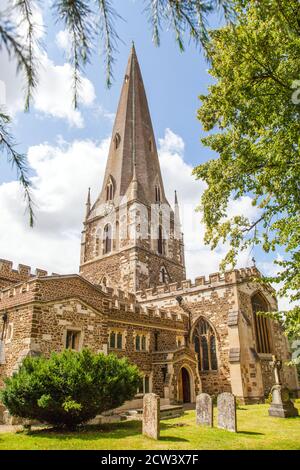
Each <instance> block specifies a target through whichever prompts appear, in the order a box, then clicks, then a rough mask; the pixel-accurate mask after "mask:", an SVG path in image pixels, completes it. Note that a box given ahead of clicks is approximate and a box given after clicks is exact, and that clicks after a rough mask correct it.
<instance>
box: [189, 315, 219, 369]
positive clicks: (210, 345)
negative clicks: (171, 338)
mask: <svg viewBox="0 0 300 470" xmlns="http://www.w3.org/2000/svg"><path fill="white" fill-rule="evenodd" d="M193 342H194V346H195V352H196V353H197V355H198V366H199V370H200V371H209V370H217V369H218V361H217V351H216V338H215V333H214V330H213V329H212V327H211V326H210V324H209V323H208V322H207V321H206V320H205V319H204V318H200V320H199V321H198V323H197V325H196V327H195V329H194V334H193Z"/></svg>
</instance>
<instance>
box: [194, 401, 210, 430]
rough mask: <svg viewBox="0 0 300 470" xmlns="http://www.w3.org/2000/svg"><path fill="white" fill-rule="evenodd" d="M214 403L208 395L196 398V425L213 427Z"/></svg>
mask: <svg viewBox="0 0 300 470" xmlns="http://www.w3.org/2000/svg"><path fill="white" fill-rule="evenodd" d="M213 416H214V415H213V401H212V398H211V396H210V395H208V394H207V393H200V394H199V395H197V398H196V424H200V425H204V426H211V427H212V426H213Z"/></svg>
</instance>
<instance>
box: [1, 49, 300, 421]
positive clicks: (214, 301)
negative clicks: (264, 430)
mask: <svg viewBox="0 0 300 470" xmlns="http://www.w3.org/2000/svg"><path fill="white" fill-rule="evenodd" d="M99 189H100V188H99ZM199 271H200V273H199V274H200V275H199V277H197V278H196V279H195V280H194V281H191V280H188V279H186V271H185V257H184V237H183V234H182V230H181V223H180V210H179V203H178V198H177V195H176V193H175V196H174V201H173V203H172V205H171V204H170V203H169V201H168V200H167V198H166V195H165V191H164V182H163V179H162V175H161V170H160V164H159V158H158V153H157V148H156V142H155V137H154V132H153V127H152V122H151V117H150V112H149V108H148V103H147V97H146V92H145V88H144V84H143V79H142V75H141V71H140V67H139V63H138V59H137V55H136V51H135V48H134V46H132V49H131V52H130V56H129V60H128V65H127V69H126V72H125V75H124V79H123V84H122V90H121V96H120V100H119V105H118V110H117V113H116V118H115V123H114V127H113V131H112V138H111V143H110V148H109V154H108V158H107V165H106V171H105V175H104V180H103V184H102V189H101V191H100V194H99V196H98V198H97V199H96V200H95V201H94V202H92V201H91V195H90V192H88V197H87V202H86V213H85V220H84V222H83V231H82V239H81V258H80V267H79V273H77V274H67V275H65V274H64V275H59V274H55V273H52V274H48V273H47V272H46V271H44V270H41V269H37V270H36V271H35V273H32V272H31V268H30V267H29V266H26V265H19V266H18V268H17V269H15V268H14V267H13V263H12V262H11V261H7V260H0V386H1V385H3V379H4V377H6V376H10V375H11V374H13V373H14V372H15V371H17V370H18V368H19V367H20V364H21V363H22V361H23V359H24V358H25V357H26V356H28V355H30V356H36V355H44V356H46V357H47V356H49V355H50V354H51V352H53V351H57V352H59V351H62V350H63V349H64V348H71V349H74V350H81V349H82V348H90V349H91V350H93V351H94V352H103V353H104V354H109V353H113V354H116V355H117V356H119V357H123V356H126V357H128V359H129V360H130V361H132V362H133V363H135V364H136V365H137V366H138V367H139V369H140V371H141V373H142V375H143V383H142V384H141V386H140V388H139V390H137V394H136V397H135V400H134V406H140V404H141V400H142V397H143V394H144V393H147V392H154V393H156V394H158V395H159V396H160V397H161V403H163V404H180V403H188V402H195V399H196V395H197V394H198V393H199V392H201V391H202V392H206V393H209V394H211V395H216V394H218V393H220V392H224V391H230V392H232V393H233V394H234V395H235V396H236V397H237V398H238V399H239V400H240V402H242V403H258V402H263V401H264V399H265V397H267V396H268V395H269V393H270V389H271V387H272V385H273V384H274V376H273V370H272V355H276V357H277V358H278V359H280V360H282V361H283V368H282V369H281V372H280V373H281V381H282V383H283V384H284V385H286V386H287V387H288V388H289V389H290V390H291V392H293V393H295V394H296V393H297V389H298V382H297V374H296V369H295V368H294V367H290V366H287V365H286V363H287V361H288V360H289V359H290V351H289V345H288V341H287V338H286V336H285V335H284V331H283V330H282V327H281V326H280V324H279V323H277V322H276V321H273V320H271V319H270V318H267V317H265V316H261V315H257V312H261V311H272V310H276V309H277V302H276V297H275V291H274V290H273V288H272V287H271V286H270V285H267V284H263V283H261V282H259V281H258V278H259V277H260V273H259V271H258V270H257V268H256V267H255V266H252V267H249V268H245V269H235V270H232V271H228V272H225V273H212V274H210V275H209V276H208V278H206V277H205V276H201V265H200V266H199ZM132 406H133V405H132ZM0 421H1V416H0Z"/></svg>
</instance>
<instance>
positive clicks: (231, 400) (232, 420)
mask: <svg viewBox="0 0 300 470" xmlns="http://www.w3.org/2000/svg"><path fill="white" fill-rule="evenodd" d="M217 404H218V428H222V429H227V430H228V431H232V432H236V403H235V396H234V395H232V393H229V392H224V393H221V394H220V395H218V400H217Z"/></svg>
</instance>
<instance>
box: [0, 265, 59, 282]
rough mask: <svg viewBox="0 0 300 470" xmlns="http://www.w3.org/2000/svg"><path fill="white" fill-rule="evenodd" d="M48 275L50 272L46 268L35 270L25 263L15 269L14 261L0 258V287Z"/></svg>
mask: <svg viewBox="0 0 300 470" xmlns="http://www.w3.org/2000/svg"><path fill="white" fill-rule="evenodd" d="M47 275H48V272H47V271H46V270H45V269H40V268H36V269H35V270H32V268H31V267H30V266H27V265H25V264H19V265H18V268H17V269H14V268H13V262H12V261H9V260H6V259H0V288H3V287H7V286H9V285H11V284H16V283H18V282H22V281H26V280H28V279H32V278H34V277H42V276H47ZM56 275H58V274H56Z"/></svg>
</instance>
